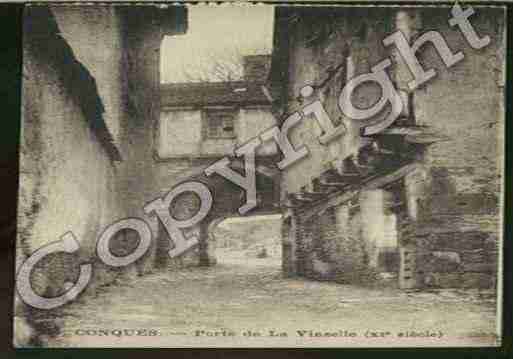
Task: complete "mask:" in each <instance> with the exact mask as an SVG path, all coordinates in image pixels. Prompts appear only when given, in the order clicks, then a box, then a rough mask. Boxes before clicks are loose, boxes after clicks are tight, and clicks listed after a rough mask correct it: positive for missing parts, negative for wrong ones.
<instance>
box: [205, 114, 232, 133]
mask: <svg viewBox="0 0 513 359" xmlns="http://www.w3.org/2000/svg"><path fill="white" fill-rule="evenodd" d="M235 116H236V111H235V110H206V111H205V132H204V134H205V137H206V138H213V139H217V138H235Z"/></svg>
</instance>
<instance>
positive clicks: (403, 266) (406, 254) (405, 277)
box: [399, 245, 417, 289]
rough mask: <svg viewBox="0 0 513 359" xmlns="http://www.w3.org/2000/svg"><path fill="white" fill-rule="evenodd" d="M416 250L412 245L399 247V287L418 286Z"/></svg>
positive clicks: (411, 287) (409, 287) (410, 287)
mask: <svg viewBox="0 0 513 359" xmlns="http://www.w3.org/2000/svg"><path fill="white" fill-rule="evenodd" d="M416 264H417V263H416V250H415V247H414V246H412V245H407V246H402V247H400V248H399V288H401V289H413V288H416V287H417V275H416V268H417V265H416Z"/></svg>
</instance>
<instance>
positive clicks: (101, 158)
mask: <svg viewBox="0 0 513 359" xmlns="http://www.w3.org/2000/svg"><path fill="white" fill-rule="evenodd" d="M186 31H187V9H186V8H185V7H182V6H169V7H168V6H160V5H159V6H157V5H148V6H146V5H142V6H137V7H133V6H122V5H98V6H73V5H55V6H27V7H26V8H25V14H24V32H23V33H24V54H23V104H22V111H23V115H22V136H21V144H20V193H19V209H18V223H17V227H18V239H17V256H16V259H17V264H18V266H19V265H21V264H22V263H23V262H24V261H25V259H26V258H28V257H30V256H31V255H33V254H34V253H35V252H36V251H37V250H39V249H40V248H42V247H44V246H46V245H48V244H50V243H53V242H56V241H59V239H61V238H62V236H63V235H64V234H66V233H69V232H71V233H73V236H74V238H75V239H76V240H77V242H78V243H79V249H78V250H77V251H76V252H74V253H72V254H63V253H59V254H55V255H53V254H52V255H47V256H46V257H44V258H43V259H41V260H40V261H39V262H38V264H37V265H36V267H35V269H34V271H33V272H32V274H31V278H32V281H31V283H32V286H33V289H34V291H35V292H36V293H37V295H39V296H46V297H51V298H52V297H57V296H61V295H63V294H64V293H65V292H66V288H67V284H70V283H71V284H73V283H76V282H77V278H78V276H79V273H80V265H82V264H86V263H87V264H90V265H91V266H92V267H93V268H94V270H93V274H92V276H93V277H92V279H91V280H90V281H89V284H88V286H87V287H86V288H85V290H84V291H83V293H81V295H86V296H87V295H91V293H94V292H95V290H96V289H97V288H98V287H101V286H103V285H108V284H110V283H112V282H113V281H114V280H116V279H120V278H121V279H123V278H125V279H126V278H130V277H133V276H136V275H144V274H146V273H149V272H151V271H154V270H156V269H158V268H162V267H169V266H171V267H172V266H182V265H184V264H188V263H189V264H194V265H200V264H202V265H205V264H213V260H212V253H210V252H212V251H210V252H209V245H208V230H209V226H213V225H215V224H216V223H218V222H219V221H220V220H221V219H223V218H226V217H227V216H232V215H233V214H234V213H237V212H236V210H237V208H238V207H239V206H240V203H241V202H243V201H244V192H243V191H242V190H241V188H239V187H237V186H235V185H234V184H232V183H230V182H229V181H227V180H226V179H224V178H222V177H221V176H216V175H214V176H212V177H209V178H207V177H206V176H205V175H204V174H203V169H204V168H206V167H207V166H209V165H211V164H212V163H213V162H215V161H216V160H217V159H219V158H221V157H223V156H224V155H229V156H233V148H234V146H235V144H238V143H241V142H244V141H245V140H246V139H247V138H249V136H250V133H251V132H256V131H259V130H260V129H263V128H265V127H268V126H271V125H272V124H273V123H274V122H273V121H274V118H273V117H272V116H271V115H270V112H269V100H268V99H267V97H266V96H265V94H264V92H263V90H262V88H261V84H262V79H265V78H266V76H265V75H264V73H265V72H266V71H267V70H268V68H269V59H268V58H267V61H266V58H265V57H264V58H262V57H261V56H251V57H248V58H246V61H245V68H246V70H247V73H246V77H245V78H244V79H243V80H242V81H239V82H235V83H228V84H227V83H222V84H208V85H205V84H201V85H200V87H203V90H202V91H199V92H198V91H196V90H197V87H196V86H197V85H196V84H192V85H190V86H191V87H190V88H189V87H187V86H186V85H178V87H180V89H179V90H180V92H175V90H176V89H177V88H175V90H172V89H171V87H172V86H170V85H164V86H161V83H160V72H159V69H160V61H161V59H160V47H161V43H162V40H163V37H164V36H174V35H180V34H184V33H185V32H186ZM255 78H259V79H260V80H259V81H260V84H257V83H255V82H254V81H253V79H255ZM205 86H207V87H206V88H205ZM184 88H189V92H187V93H186V98H178V96H183V95H184V94H185V92H182V90H184ZM190 89H192V92H191V91H190ZM211 90H213V91H212V92H211ZM198 94H203V95H205V96H206V97H201V98H198V96H197V95H198ZM161 95H162V99H163V106H162V107H161ZM189 95H190V96H191V97H190V98H189ZM212 100H213V101H212ZM173 101H174V102H173ZM204 101H206V102H204ZM172 103H174V105H172ZM178 104H179V105H180V106H181V108H180V109H178V108H177V107H176V106H175V105H178ZM188 106H189V107H188ZM198 106H199V107H198ZM205 106H206V107H205ZM161 109H162V111H161ZM199 109H201V110H199ZM211 110H212V111H213V112H216V111H218V110H219V111H220V112H216V115H218V114H221V115H222V114H225V113H228V114H230V115H231V114H233V115H234V117H232V118H231V120H232V125H233V128H232V129H231V130H230V131H228V129H227V127H229V125H228V123H227V122H228V121H226V123H225V122H224V121H225V119H224V117H223V116H224V115H223V116H220V117H219V116H217V117H214V119H215V121H217V120H218V119H219V118H221V119H222V120H223V121H222V122H223V123H222V124H221V125H222V126H220V127H219V128H217V127H215V126H213V127H212V129H210V130H207V128H209V127H205V129H204V130H201V129H200V128H199V127H198V126H202V124H201V123H196V122H194V121H195V118H197V117H195V116H197V115H198V114H199V113H200V112H201V111H211ZM198 111H200V112H198ZM172 112H173V115H175V116H174V117H173V116H171V113H172ZM177 113H179V114H180V115H178V114H177ZM182 114H183V116H181V115H182ZM235 114H237V115H238V116H236V117H235ZM170 117H173V118H172V119H170ZM185 119H187V121H182V120H185ZM172 120H175V121H176V122H177V123H172V126H173V127H172V131H171V127H170V124H169V122H170V121H172ZM216 126H217V122H216ZM262 126H264V127H262ZM216 131H226V133H228V132H229V135H230V136H229V138H224V135H225V133H221V132H216ZM204 134H205V135H209V136H210V135H211V136H212V137H216V136H218V135H220V136H219V137H223V138H213V139H211V140H210V142H209V141H208V140H206V139H205V140H204V139H203V138H202V139H201V140H198V141H197V142H196V143H194V141H195V140H194V139H195V138H196V137H195V136H198V135H204ZM187 136H189V137H187ZM227 137H228V136H227ZM173 140H182V142H180V143H179V146H178V147H177V146H175V145H176V143H174V142H173ZM188 141H190V143H189V142H188ZM196 145H198V146H200V147H201V148H202V149H203V150H202V151H199V152H198V151H196V150H197V149H198V147H195V146H196ZM209 146H210V147H209ZM175 150H176V151H178V152H176V151H175ZM183 150H185V152H184V151H183ZM189 150H190V152H188V151H189ZM205 150H206V151H205ZM262 151H263V152H262V156H259V157H258V160H257V164H258V166H259V167H258V168H260V166H261V165H262V164H264V163H265V162H266V161H267V162H269V161H271V160H272V157H273V156H274V155H275V154H276V148H275V147H273V146H272V145H271V146H267V147H266V148H263V149H262ZM237 163H238V165H239V169H241V168H243V167H240V165H241V162H240V161H239V162H237V161H235V163H234V166H235V168H237ZM262 168H264V167H262ZM257 171H259V174H258V178H257V186H258V188H259V189H261V190H259V193H260V195H259V200H260V202H259V203H260V204H262V205H261V206H260V207H259V208H258V209H257V210H255V211H254V212H252V213H255V214H257V213H259V212H262V211H263V212H265V211H269V210H271V211H274V212H276V211H277V210H278V208H277V207H274V206H273V203H276V202H277V201H276V199H275V198H276V196H277V193H278V191H277V188H278V187H277V185H278V184H279V182H278V181H276V180H275V179H273V176H275V175H276V174H275V173H272V172H269V171H268V170H267V171H263V172H262V171H260V170H258V169H257ZM264 172H265V173H264ZM190 179H196V180H198V181H201V182H203V183H205V184H206V185H207V186H208V187H209V189H210V190H211V192H212V193H213V194H214V203H215V205H214V207H213V208H212V211H211V216H210V217H209V218H207V219H205V221H204V222H202V223H201V225H198V226H197V227H195V228H192V229H191V231H196V232H199V234H200V243H199V245H198V246H196V247H195V248H193V249H192V250H191V251H189V252H187V253H185V254H184V255H182V256H180V257H179V258H173V259H171V258H170V257H169V255H168V251H169V249H170V246H171V243H170V238H169V235H168V234H167V233H166V232H165V230H164V228H163V226H162V224H161V222H160V221H159V219H158V218H157V217H155V216H153V217H152V216H149V215H147V214H146V213H145V212H144V206H145V205H146V204H147V203H148V202H150V201H152V200H154V199H155V198H159V197H161V196H164V195H165V194H166V193H168V192H169V191H170V190H171V189H172V188H173V187H174V186H176V185H177V184H180V183H181V182H183V181H185V180H190ZM195 205H197V201H196V199H195V198H194V197H191V196H183V197H181V198H180V199H177V200H176V201H175V202H174V203H173V204H172V208H171V210H172V211H173V214H174V215H177V216H178V217H180V216H181V217H187V216H190V213H191V211H194V208H195V207H194V206H195ZM123 218H143V219H144V220H145V221H146V222H147V223H148V224H149V225H150V227H151V231H152V242H151V246H150V248H149V250H148V251H147V252H146V253H145V255H144V256H143V257H141V258H140V259H139V260H137V261H136V262H135V263H134V265H130V266H126V267H119V268H116V267H112V266H107V265H105V264H104V263H103V262H102V261H101V260H100V259H99V258H98V256H97V255H96V254H97V253H96V251H97V249H96V246H97V242H98V238H99V237H100V235H101V234H102V232H103V231H104V230H105V228H107V227H108V226H109V225H111V224H112V223H115V222H116V221H119V220H121V219H123ZM214 222H215V223H214ZM111 244H112V246H111V247H112V248H110V250H111V252H112V253H113V254H114V255H118V256H126V255H128V254H130V253H132V252H133V251H134V250H135V248H136V247H137V245H138V236H137V233H136V232H135V231H131V230H122V231H119V232H118V233H117V234H116V235H115V238H114V239H113V240H112V242H111ZM210 249H212V248H210ZM16 308H17V309H16V317H17V318H22V317H24V316H25V315H26V314H27V313H26V311H30V315H28V318H29V319H30V321H31V323H30V325H32V326H36V327H37V328H38V330H37V332H39V333H45V332H47V333H49V334H51V331H52V329H51V328H41V326H44V325H46V324H44V323H49V321H47V320H45V319H44V318H43V319H42V320H41V323H43V324H41V323H39V322H38V315H39V314H41V315H43V316H45V315H47V313H39V314H37V310H36V311H35V310H34V309H33V308H29V307H28V306H24V305H22V303H21V301H20V300H19V298H17V300H16ZM34 313H36V314H34ZM19 332H20V333H21V332H22V331H19Z"/></svg>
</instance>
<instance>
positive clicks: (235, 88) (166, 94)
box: [160, 81, 272, 107]
mask: <svg viewBox="0 0 513 359" xmlns="http://www.w3.org/2000/svg"><path fill="white" fill-rule="evenodd" d="M160 88H161V106H163V107H173V106H206V105H211V106H212V105H270V104H271V103H270V101H269V99H268V98H267V97H266V95H265V94H264V91H263V90H262V83H254V82H252V83H249V82H245V81H234V82H190V83H173V84H162V85H161V87H160ZM271 96H272V95H271Z"/></svg>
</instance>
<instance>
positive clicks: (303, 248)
mask: <svg viewBox="0 0 513 359" xmlns="http://www.w3.org/2000/svg"><path fill="white" fill-rule="evenodd" d="M404 10H408V16H412V19H413V20H414V21H412V22H411V27H412V28H411V34H413V35H412V37H411V40H410V41H414V40H415V39H416V38H417V36H418V34H420V33H422V31H426V30H427V29H435V30H437V31H439V32H440V33H441V34H442V35H443V37H444V38H445V39H446V41H447V43H448V45H449V47H450V48H451V49H452V51H453V52H456V51H459V50H461V51H463V52H464V54H465V59H464V60H463V61H461V62H460V63H458V64H457V65H455V66H453V67H451V68H450V69H446V68H445V66H444V64H443V63H442V61H441V59H440V57H439V56H438V54H437V53H436V51H435V49H434V47H433V46H430V45H424V46H423V47H421V48H420V50H419V51H418V52H417V55H418V57H419V59H420V60H421V63H422V65H423V66H424V68H426V69H429V68H435V69H436V71H437V72H438V76H437V77H436V78H434V79H432V80H431V81H430V82H428V83H426V84H424V85H422V86H421V87H420V88H418V89H416V90H414V91H405V93H404V95H403V94H401V96H402V100H403V104H404V105H405V106H403V113H402V114H401V116H400V120H397V121H396V124H394V125H393V127H394V126H395V127H394V128H395V130H394V131H396V132H393V131H392V130H390V131H389V132H386V131H384V133H383V134H382V135H379V136H375V137H374V138H370V139H369V138H364V137H362V136H361V135H360V126H361V125H359V124H358V123H357V122H356V121H352V120H350V119H349V118H346V117H344V115H343V114H342V113H341V112H340V110H339V108H338V106H337V103H338V102H337V100H338V96H339V95H340V92H341V90H342V88H343V87H344V85H345V84H346V83H347V81H348V80H349V79H351V78H354V77H355V76H358V75H360V74H364V73H368V72H370V69H371V67H372V66H374V65H375V64H377V63H378V62H379V61H381V60H383V59H385V58H386V57H390V56H393V55H394V51H392V50H391V49H390V47H388V48H386V47H384V46H383V44H382V39H383V38H385V37H386V36H387V35H388V34H390V33H391V32H392V31H393V30H394V27H395V26H396V23H395V22H396V19H397V17H398V13H400V12H401V11H403V12H404V13H406V12H405V11H404ZM401 16H402V15H401ZM450 16H451V15H450V8H449V7H448V8H440V7H437V8H412V9H400V8H375V7H373V8H357V7H351V8H349V7H348V8H343V7H342V8H341V7H338V8H325V9H318V8H316V9H297V8H285V7H282V8H278V9H277V11H276V18H275V44H274V49H275V54H274V57H273V64H272V69H271V73H272V76H271V78H270V80H271V83H272V84H274V86H277V87H279V88H281V90H280V91H281V92H282V93H283V94H284V95H283V97H282V98H283V101H282V102H281V103H279V105H278V107H279V108H280V109H281V113H284V114H286V113H289V114H290V113H292V112H294V111H296V110H299V109H301V107H302V106H304V105H305V103H306V102H305V101H313V100H312V99H308V100H305V99H303V98H301V96H299V94H300V89H301V88H302V87H304V86H306V85H311V86H313V87H314V89H315V93H314V95H313V96H311V97H312V98H313V99H319V100H321V101H322V103H323V104H324V107H325V108H326V111H327V112H328V114H329V116H330V118H331V119H332V120H334V121H335V122H336V123H343V124H344V125H345V127H346V133H345V134H343V135H342V136H340V137H339V138H337V139H335V140H333V141H331V142H330V143H329V144H327V145H323V144H321V143H320V142H319V140H318V136H319V135H320V134H321V132H320V127H319V126H318V125H317V123H316V121H306V120H304V121H302V122H301V123H300V124H299V125H297V126H296V127H295V128H294V129H293V130H292V131H291V132H290V134H291V135H290V137H291V142H292V143H293V144H294V145H296V146H299V145H300V144H305V145H306V146H307V147H308V149H309V156H308V157H306V158H304V159H302V160H301V161H300V162H299V163H297V164H295V165H294V166H292V168H290V169H287V170H286V171H284V174H283V177H282V186H281V202H282V206H284V208H285V213H286V215H285V217H284V224H283V228H284V235H283V237H284V247H283V248H284V253H285V254H286V255H284V260H285V261H286V262H287V263H284V269H285V270H286V272H287V273H288V274H289V275H300V276H306V277H311V278H319V279H329V280H340V281H342V282H362V281H363V282H367V283H369V282H373V283H375V282H379V281H382V280H385V282H386V281H387V280H388V279H392V281H389V282H390V284H393V285H399V286H401V287H404V288H408V287H423V286H434V287H461V286H463V287H491V286H494V285H495V278H496V270H497V260H498V253H497V251H498V248H499V237H500V232H501V229H500V226H499V218H500V198H499V197H500V196H499V193H500V184H501V179H502V163H503V150H502V148H503V133H504V107H503V102H504V98H503V90H504V88H503V86H504V83H503V81H504V80H503V78H504V77H503V73H502V71H503V63H504V58H503V51H504V50H503V46H504V42H503V41H504V39H503V36H504V35H503V34H504V17H505V14H504V9H502V8H495V9H491V8H486V9H485V8H479V9H476V14H475V15H474V16H472V18H471V19H470V20H471V22H472V24H474V26H475V28H476V31H477V33H478V34H482V35H481V36H484V35H488V36H490V38H491V43H490V45H489V46H488V47H486V48H485V49H482V50H475V49H472V48H471V47H470V46H469V44H468V43H467V42H466V41H465V39H464V37H463V36H462V34H461V32H459V31H458V29H457V28H450V27H449V25H448V19H449V18H450ZM392 47H393V46H392ZM397 55H398V54H397V53H396V54H395V57H392V60H393V68H392V70H391V76H392V79H393V80H394V81H395V86H396V88H398V89H402V88H403V87H404V86H403V87H401V86H400V84H399V82H400V81H403V82H404V81H409V80H411V79H412V76H411V73H410V72H409V71H408V68H407V67H406V66H405V65H404V63H403V64H402V66H401V58H400V57H399V58H398V57H397ZM405 79H406V80H405ZM379 95H380V92H379V87H377V86H373V85H372V84H364V85H363V86H361V87H360V88H359V89H358V91H356V92H355V94H354V98H353V99H352V100H353V101H354V104H355V105H356V106H359V107H360V108H366V107H369V106H371V105H372V104H373V103H374V102H375V101H377V99H378V98H379ZM337 121H338V122H337ZM398 126H399V127H398ZM400 126H407V127H408V126H409V128H408V129H406V130H404V131H403V130H400ZM413 129H419V130H420V132H421V133H422V131H426V129H427V130H428V131H429V133H430V135H429V136H431V137H433V134H436V136H435V137H436V139H433V140H429V139H427V137H429V136H426V135H422V134H421V135H420V136H417V135H412V130H413ZM392 133H395V135H394V134H392ZM408 133H409V134H410V135H408ZM416 136H417V137H416ZM423 136H424V137H423ZM369 140H370V142H373V141H377V142H378V144H379V147H381V148H384V149H386V150H388V151H389V152H391V153H392V155H391V156H396V157H401V156H403V155H405V154H406V153H407V152H411V156H410V157H409V158H408V156H404V157H405V158H406V159H407V161H406V163H403V164H401V165H400V166H398V167H397V168H395V169H394V166H395V165H394V163H395V162H394V159H390V158H387V156H381V157H380V156H379V155H377V157H376V158H377V160H376V159H372V158H371V161H370V162H371V165H372V162H373V161H374V164H375V165H376V166H377V167H378V168H379V167H380V163H381V162H383V161H389V163H388V164H387V165H384V164H383V163H381V165H382V166H381V167H382V168H386V167H388V168H389V171H388V172H387V171H385V172H382V173H379V171H378V173H374V174H375V175H377V177H378V178H374V179H371V180H370V181H369V180H368V179H367V178H365V176H362V175H361V172H365V165H369V162H367V163H365V158H364V157H365V152H368V151H367V150H365V149H366V147H368V143H369ZM424 140H425V141H424ZM428 143H429V144H428ZM364 150H365V151H364ZM362 152H363V153H362ZM346 164H353V165H354V164H356V168H357V169H358V170H359V172H360V174H359V176H357V177H356V178H359V179H357V180H352V179H351V178H350V177H348V176H345V175H344V169H345V167H346V166H345V165H346ZM358 167H359V168H358ZM380 178H381V179H380ZM330 181H331V182H332V183H331V184H330V183H329V182H330ZM337 182H338V183H337ZM335 184H338V188H337V186H336V185H335ZM344 185H345V186H344Z"/></svg>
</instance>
